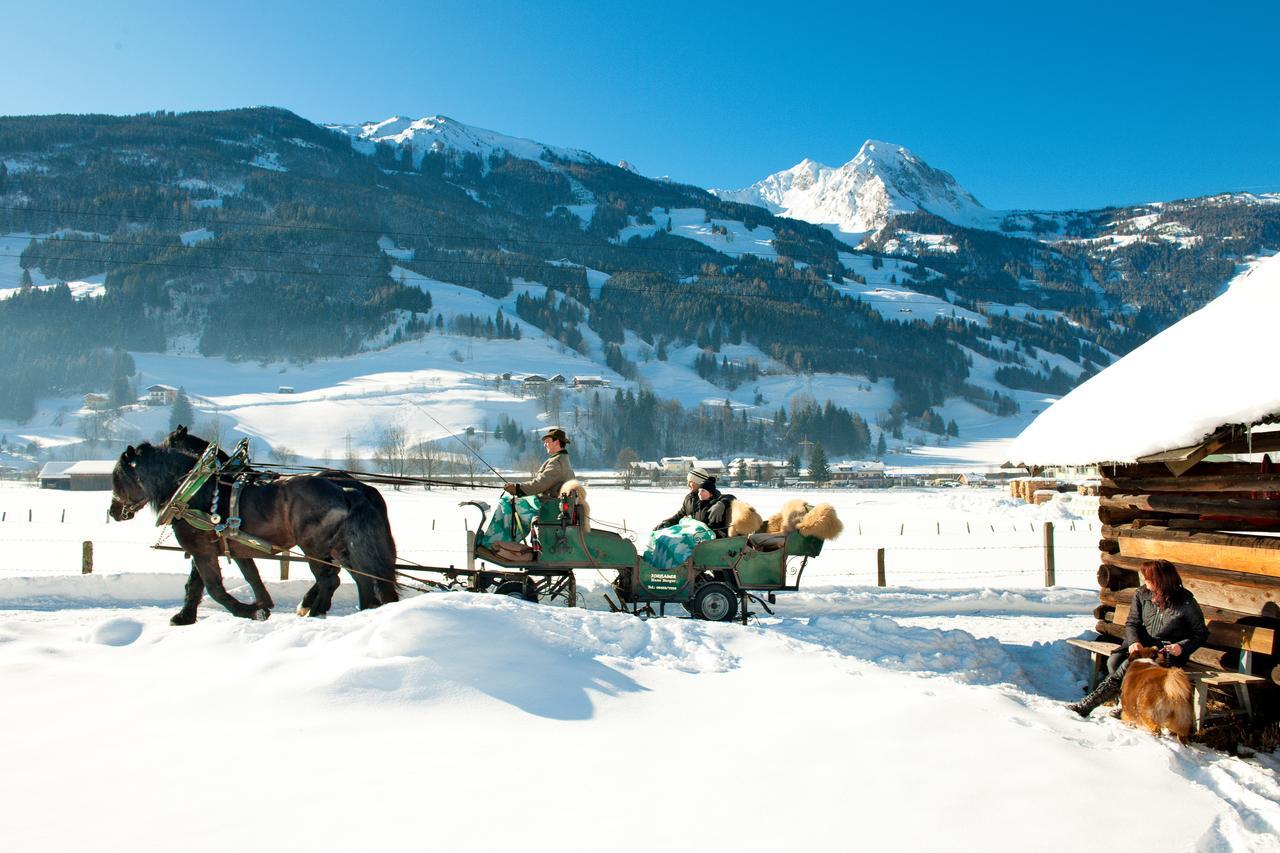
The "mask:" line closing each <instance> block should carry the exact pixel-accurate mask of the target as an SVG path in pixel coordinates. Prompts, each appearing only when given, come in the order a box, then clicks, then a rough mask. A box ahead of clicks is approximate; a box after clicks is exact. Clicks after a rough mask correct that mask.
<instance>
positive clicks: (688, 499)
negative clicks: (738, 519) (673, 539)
mask: <svg viewBox="0 0 1280 853" xmlns="http://www.w3.org/2000/svg"><path fill="white" fill-rule="evenodd" d="M732 503H733V495H726V494H722V493H721V492H720V491H719V490H718V489H717V490H712V492H711V497H710V498H709V499H708V500H705V501H704V500H702V499H701V498H699V497H698V490H697V489H690V491H689V494H687V495H685V496H684V503H682V504H680V510H679V511H678V512H677V513H676V514H675V515H673V516H671V517H670V518H664V519H663V520H662V521H659V522H658V523H657V525H656V526H655V527H654V528H653V529H654V530H661V529H662V528H664V527H670V526H671V525H673V524H675V523H676V522H678V521H679V520H680V519H682V518H686V517H687V518H695V519H697V520H698V521H701V522H702V523H703V524H705V525H706V526H707V527H710V528H711V530H712V532H713V533H715V535H716V538H717V539H723V538H724V537H725V536H727V535H728V534H729V521H730V518H729V505H730V504H732Z"/></svg>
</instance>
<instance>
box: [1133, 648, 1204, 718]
mask: <svg viewBox="0 0 1280 853" xmlns="http://www.w3.org/2000/svg"><path fill="white" fill-rule="evenodd" d="M1120 719H1122V720H1124V721H1125V722H1126V723H1128V724H1129V725H1131V726H1137V727H1138V728H1140V729H1146V730H1147V731H1149V732H1151V733H1152V734H1159V733H1160V730H1161V729H1168V730H1169V733H1170V734H1172V735H1175V736H1177V738H1178V740H1181V741H1185V740H1186V739H1187V737H1188V736H1189V735H1190V734H1191V680H1190V679H1188V678H1187V674H1186V673H1185V672H1183V671H1182V670H1181V669H1180V668H1178V667H1176V666H1169V665H1168V663H1167V658H1166V657H1165V654H1164V652H1162V651H1158V650H1156V649H1153V648H1151V647H1149V646H1139V647H1138V648H1137V649H1135V650H1134V651H1132V652H1130V653H1129V670H1128V671H1127V672H1126V673H1125V675H1124V683H1123V684H1122V685H1121V687H1120Z"/></svg>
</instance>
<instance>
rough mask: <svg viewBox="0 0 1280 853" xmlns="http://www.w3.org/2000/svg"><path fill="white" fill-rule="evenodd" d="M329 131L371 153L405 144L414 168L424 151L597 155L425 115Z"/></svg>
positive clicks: (540, 157) (580, 158) (589, 158)
mask: <svg viewBox="0 0 1280 853" xmlns="http://www.w3.org/2000/svg"><path fill="white" fill-rule="evenodd" d="M324 126H325V127H327V128H329V129H330V130H334V131H337V132H339V133H344V134H346V135H347V136H350V137H351V144H352V147H354V148H356V150H359V151H363V152H364V153H366V154H372V153H373V151H374V148H375V147H376V146H377V144H378V143H385V144H388V145H391V146H393V147H395V148H403V147H406V146H407V147H408V148H409V149H410V150H411V151H412V152H413V165H414V167H415V168H417V167H418V166H420V165H421V164H422V158H423V157H425V156H426V155H427V153H428V152H433V151H434V152H444V151H450V152H454V153H456V154H461V155H466V154H475V155H476V156H478V157H479V158H480V160H481V162H485V161H487V160H488V159H489V156H490V155H492V154H500V153H503V152H505V153H506V154H509V155H511V156H512V157H516V158H519V159H521V160H535V161H537V162H540V163H546V162H548V160H550V159H552V158H554V159H559V160H569V161H573V162H578V163H596V162H599V160H598V158H597V157H596V156H595V155H594V154H591V153H590V152H588V151H582V150H580V149H577V148H560V147H556V146H553V145H545V144H543V143H541V142H536V141H534V140H532V139H522V138H520V137H517V136H507V135H505V134H502V133H498V132H496V131H493V130H485V129H483V128H479V127H472V126H471V125H468V124H463V123H462V122H460V121H455V120H453V119H451V118H449V117H448V116H427V117H425V118H419V119H410V118H403V117H401V116H392V117H391V118H389V119H384V120H383V121H369V122H364V123H363V124H328V125H324Z"/></svg>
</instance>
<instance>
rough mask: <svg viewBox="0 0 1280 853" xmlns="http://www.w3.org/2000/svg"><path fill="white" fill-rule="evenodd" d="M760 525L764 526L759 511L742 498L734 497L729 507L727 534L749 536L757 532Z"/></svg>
mask: <svg viewBox="0 0 1280 853" xmlns="http://www.w3.org/2000/svg"><path fill="white" fill-rule="evenodd" d="M762 527H764V519H763V518H761V517H760V513H758V512H756V508H755V507H753V506H752V505H751V504H749V503H747V502H746V501H744V500H739V499H736V498H735V499H734V501H733V504H732V505H731V506H730V508H729V534H728V535H730V536H750V535H751V534H752V533H759V532H760V529H761V528H762Z"/></svg>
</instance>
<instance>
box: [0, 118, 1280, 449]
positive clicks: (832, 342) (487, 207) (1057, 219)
mask: <svg viewBox="0 0 1280 853" xmlns="http://www.w3.org/2000/svg"><path fill="white" fill-rule="evenodd" d="M432 121H433V122H434V123H433V124H432V125H431V131H432V133H434V134H436V135H435V136H430V137H421V136H420V137H412V135H411V134H408V133H406V134H404V135H402V136H398V137H396V138H395V140H396V141H386V140H382V141H379V140H377V139H374V138H372V137H370V136H369V134H368V133H367V132H365V131H362V130H361V129H359V128H332V129H331V128H325V127H321V126H318V125H315V124H313V123H311V122H308V121H305V120H303V119H301V118H299V117H298V116H296V115H293V114H292V113H289V112H287V111H285V110H280V109H270V108H254V109H243V110H231V111H223V112H205V113H187V114H172V113H158V114H148V115H141V116H132V117H112V116H38V117H20V118H2V119H0V233H4V234H9V235H14V234H20V235H27V236H25V237H23V240H24V241H25V242H24V244H23V245H25V248H24V249H23V250H22V251H21V252H20V255H21V257H20V258H16V259H10V260H14V261H15V262H16V267H13V268H14V269H18V270H20V271H21V281H20V282H12V283H11V284H10V285H4V284H2V283H0V287H4V286H9V287H10V288H11V289H10V290H9V291H6V292H5V293H4V295H5V296H7V297H8V298H5V299H3V300H0V356H3V357H4V358H5V360H6V363H7V364H10V365H21V369H18V370H9V371H6V372H4V373H3V374H0V417H6V418H16V419H22V418H24V417H27V416H29V415H30V414H31V413H32V411H33V409H34V407H35V405H36V399H37V398H38V397H39V396H41V395H44V394H51V393H59V394H71V393H77V392H81V391H86V390H92V389H95V388H101V387H103V383H104V382H109V381H110V380H111V378H112V373H113V370H115V369H117V368H113V364H116V365H118V359H114V360H113V356H112V352H113V350H115V349H127V350H133V351H158V350H164V349H165V348H170V349H172V348H174V347H177V348H179V349H182V348H184V347H185V348H186V349H187V350H188V351H195V352H198V353H202V354H204V355H210V356H225V357H227V358H230V359H233V360H235V359H244V360H257V361H272V360H286V361H293V362H306V361H308V360H312V359H316V358H321V357H327V356H343V355H349V354H352V353H355V352H359V351H361V350H362V349H367V348H369V347H371V346H380V345H385V344H386V343H390V342H395V341H401V340H405V339H406V338H412V337H415V336H421V335H430V334H435V333H438V332H441V331H445V330H448V331H449V332H451V333H454V334H462V335H474V336H476V337H485V338H490V339H494V338H499V339H500V338H508V337H512V336H514V335H516V334H518V330H516V329H513V327H512V326H511V324H510V323H509V322H508V320H507V318H504V317H502V316H501V315H500V314H496V315H494V316H488V315H486V316H479V315H472V314H468V315H466V316H450V317H447V318H446V317H445V316H443V314H442V313H441V312H440V311H438V310H435V307H434V306H433V303H432V298H431V296H430V294H429V293H428V292H427V288H423V287H421V286H417V285H416V284H415V281H416V279H413V277H414V276H423V277H426V279H428V280H435V281H444V282H450V283H453V284H458V285H463V286H465V287H468V288H472V289H474V290H475V291H477V292H479V293H482V294H485V295H487V296H489V297H494V298H497V299H501V298H505V297H507V296H509V295H510V294H511V293H512V291H513V287H515V286H516V285H518V284H521V283H538V284H542V285H546V286H547V287H549V288H550V289H551V291H558V292H560V293H562V294H564V295H565V296H567V297H570V298H569V299H551V298H535V297H533V296H529V295H525V294H521V295H520V298H519V300H517V302H516V305H515V306H514V307H515V308H516V313H518V315H519V317H520V318H521V319H523V320H525V321H526V322H528V323H531V324H533V325H534V326H536V327H538V328H540V329H542V330H543V331H545V332H546V333H547V334H548V335H550V336H551V337H552V338H554V339H556V340H557V341H559V342H560V343H561V344H562V345H564V346H566V347H568V348H569V349H573V350H576V351H578V352H580V353H584V354H586V353H587V352H588V351H589V348H590V346H589V342H588V340H587V336H588V335H589V334H592V333H593V334H594V335H598V337H599V339H600V341H602V342H603V343H604V347H603V350H602V351H601V352H602V353H603V361H604V363H605V365H607V366H608V367H609V368H611V369H612V370H614V371H616V372H617V373H618V374H620V375H621V376H623V377H627V376H634V375H635V371H634V364H633V363H632V362H631V361H630V359H632V358H634V357H635V352H636V346H641V347H642V348H645V351H646V352H650V351H651V352H652V353H653V354H654V355H655V357H656V358H658V359H662V358H665V353H666V352H667V350H669V349H671V348H674V347H677V346H686V345H689V344H693V345H696V346H697V347H698V348H699V349H700V350H701V352H702V354H701V355H699V356H698V360H697V365H696V366H697V371H698V375H699V376H702V377H703V378H705V379H708V380H709V381H711V382H714V383H715V384H717V385H720V386H722V387H726V388H733V387H737V385H739V384H741V383H742V382H744V381H749V380H752V379H754V378H755V377H758V376H759V375H760V373H761V372H762V371H766V372H767V371H772V372H779V371H789V372H795V373H812V372H824V373H835V374H849V375H851V376H857V377H863V378H865V379H866V380H867V381H868V382H871V383H874V382H877V381H879V380H891V381H892V386H893V389H894V391H895V392H896V394H897V397H898V403H897V405H896V406H895V414H894V418H896V419H899V422H901V419H910V420H913V421H914V422H916V423H918V424H920V425H921V426H922V427H924V428H927V429H930V430H933V431H937V432H942V431H943V429H944V427H943V426H942V422H941V419H940V418H939V417H938V416H937V414H936V413H935V412H933V411H932V409H933V407H936V406H938V405H939V404H941V403H943V402H944V401H945V400H946V399H948V398H951V397H962V398H964V399H966V400H969V401H970V402H972V403H973V404H974V405H977V406H980V407H982V408H983V409H985V410H987V411H991V412H993V413H997V414H1000V415H1004V414H1008V413H1010V411H1011V410H1013V409H1016V405H1017V404H1016V403H1014V402H1013V400H1012V399H1011V398H1008V397H1007V396H1005V395H1002V393H1001V392H1000V391H999V390H998V388H997V387H995V386H993V385H992V384H991V383H990V382H988V381H986V380H984V381H983V382H979V381H976V380H975V378H974V376H973V366H974V364H975V359H982V360H983V363H984V364H985V363H987V362H986V360H990V362H991V363H992V364H995V365H998V366H1000V367H999V370H998V371H996V372H995V373H994V376H995V380H996V381H997V382H998V383H999V386H1000V387H1004V388H1006V389H1018V388H1023V389H1035V390H1040V391H1045V392H1049V393H1062V392H1064V391H1065V390H1067V389H1069V388H1070V387H1071V386H1072V385H1074V384H1075V383H1076V382H1078V381H1079V380H1080V378H1081V377H1082V376H1086V375H1088V374H1090V373H1091V372H1093V371H1096V370H1097V369H1099V368H1100V367H1102V366H1105V364H1107V363H1109V361H1110V360H1111V358H1112V357H1113V356H1115V355H1119V354H1122V353H1124V352H1126V351H1127V350H1129V349H1131V348H1132V347H1133V346H1135V345H1136V344H1138V343H1140V342H1141V341H1142V340H1144V339H1145V338H1146V337H1147V336H1149V335H1150V334H1152V333H1154V332H1155V331H1158V330H1159V329H1160V328H1163V326H1165V325H1167V324H1168V323H1169V322H1171V321H1172V320H1174V319H1176V318H1177V317H1179V316H1181V315H1182V314H1185V313H1186V312H1187V311H1189V310H1192V309H1194V308H1196V307H1198V306H1199V305H1200V304H1203V303H1204V302H1205V301H1207V299H1209V298H1210V297H1211V296H1212V295H1213V294H1214V293H1215V292H1216V289H1217V288H1218V287H1220V286H1221V284H1222V282H1224V281H1225V280H1226V279H1227V278H1228V277H1229V276H1230V275H1231V273H1232V271H1233V270H1234V268H1235V264H1236V263H1238V262H1239V261H1240V260H1241V259H1242V258H1243V257H1245V256H1246V255H1248V254H1250V253H1255V252H1258V251H1262V250H1263V249H1265V248H1266V247H1268V246H1280V207H1277V206H1274V205H1262V204H1255V203H1251V202H1249V201H1248V200H1242V199H1238V198H1235V197H1224V198H1222V199H1219V200H1215V201H1206V200H1202V201H1199V202H1186V203H1179V204H1170V205H1165V206H1162V207H1160V208H1158V209H1152V210H1150V211H1146V210H1141V209H1134V210H1132V211H1124V210H1107V211H1095V212H1090V213H1075V214H1070V215H1067V214H1044V215H1032V214H1026V215H1021V216H1019V217H1015V218H1013V219H1011V220H1010V222H1008V223H1007V227H1006V229H1005V233H1002V232H999V231H991V230H973V229H969V228H964V227H960V226H957V225H953V224H951V223H949V222H947V221H946V220H943V219H940V218H938V217H936V216H933V215H931V214H929V213H926V212H923V211H921V212H917V213H914V214H910V215H904V216H898V217H896V218H894V219H893V220H892V221H891V222H890V224H889V225H888V226H886V227H885V228H883V229H882V230H881V231H880V232H878V233H877V234H874V235H872V236H871V237H870V238H869V239H868V241H867V243H866V244H865V245H863V246H861V247H857V248H855V247H853V246H850V245H847V244H845V243H842V242H840V240H838V239H837V238H836V237H835V236H833V234H832V232H831V231H829V230H827V229H824V228H821V227H818V226H815V225H811V224H808V223H805V222H800V221H797V220H793V219H786V218H781V217H778V216H774V215H772V214H770V213H769V212H767V211H766V210H764V209H763V208H759V207H753V206H750V205H745V204H739V203H735V202H731V201H726V200H723V199H720V198H717V197H716V196H714V195H711V194H709V193H708V192H706V191H704V190H702V189H699V188H696V187H692V186H686V185H681V184H675V183H671V182H668V181H660V180H651V179H648V178H645V177H642V176H640V175H638V174H636V173H634V172H633V171H630V170H629V169H624V168H619V167H616V166H613V165H610V164H607V163H604V162H602V161H600V160H598V159H596V158H594V157H592V156H591V155H589V154H586V153H585V152H572V151H567V150H565V149H552V148H548V147H545V146H541V147H539V146H538V144H537V143H531V142H528V141H527V140H518V141H515V140H512V141H509V142H508V143H501V142H492V143H484V142H482V143H475V142H474V141H468V142H467V144H466V145H463V144H461V143H454V142H452V141H451V139H452V137H450V136H449V135H448V133H451V132H456V131H457V129H458V128H461V129H463V130H471V129H467V128H466V126H464V125H458V124H457V123H451V122H450V120H448V119H434V120H432ZM484 133H487V132H484ZM490 137H492V138H495V139H498V140H502V139H506V138H505V137H497V136H496V135H494V134H490V136H489V137H479V136H477V135H476V133H471V135H470V136H468V137H467V139H468V140H474V139H476V138H479V139H482V140H484V139H489V138H490ZM424 140H425V141H424ZM432 140H434V141H432ZM516 142H519V143H520V144H519V145H516V144H515V143H516ZM486 146H487V147H486ZM530 146H532V147H533V150H535V151H537V152H538V153H536V154H530V153H529V150H530ZM513 150H514V151H516V152H517V153H513ZM1151 235H1157V237H1158V239H1157V238H1156V237H1152V238H1151V239H1147V237H1150V236H1151ZM12 254H18V253H12ZM411 279H412V280H411ZM61 282H73V283H74V282H90V283H95V282H96V283H98V284H99V285H100V286H97V287H96V289H94V290H92V293H91V295H89V296H87V297H83V298H75V297H73V296H72V294H71V292H70V291H69V290H68V289H67V288H66V287H59V286H57V285H58V284H59V283H61ZM94 294H96V295H94ZM922 305H923V306H925V307H923V308H921V307H919V306H922ZM446 321H447V322H446ZM637 342H638V343H637ZM737 344H750V345H752V346H754V347H756V348H757V349H758V351H759V352H760V354H761V361H762V362H763V363H756V362H752V363H751V364H746V363H743V362H741V361H740V360H730V359H728V358H726V357H724V356H723V355H722V354H721V351H722V348H723V347H724V346H726V345H737ZM984 383H985V384H984ZM637 390H638V393H639V394H640V396H636V397H634V398H633V399H634V400H635V402H634V403H627V402H626V401H625V399H622V400H620V402H619V405H620V407H621V408H619V409H618V415H617V417H618V418H619V419H621V421H625V420H626V416H624V415H625V412H626V411H628V409H627V407H628V406H632V405H637V406H646V405H650V404H649V403H646V402H645V401H646V399H647V398H646V397H645V396H643V395H644V394H645V393H648V392H646V391H645V390H644V389H637ZM821 402H822V401H819V404H821ZM659 403H660V400H655V401H654V402H653V403H652V405H658V404H659ZM819 413H820V414H822V415H823V417H826V418H827V421H829V422H831V423H836V422H837V421H839V423H841V424H843V425H844V426H843V427H842V429H843V430H844V431H846V432H850V433H851V436H852V437H851V438H849V440H848V442H847V443H848V444H849V445H850V451H851V452H853V451H854V450H859V451H860V450H863V449H865V447H866V445H867V444H868V443H869V442H870V433H869V432H866V423H865V422H862V425H861V426H860V427H859V426H858V425H857V423H856V422H855V421H854V420H853V418H855V417H856V416H857V413H856V412H844V413H843V414H841V413H840V412H838V411H837V412H834V413H832V412H831V411H827V412H825V413H822V412H821V405H819ZM764 414H765V417H757V420H758V421H759V422H760V423H762V424H763V423H764V421H765V420H766V418H767V417H768V416H769V415H768V413H764ZM815 417H816V415H815ZM832 418H836V420H835V421H833V420H832ZM740 420H743V421H745V420H746V416H745V415H743V416H742V418H741V419H740ZM815 423H817V422H816V421H815ZM785 427H786V425H785V424H782V425H780V428H783V429H785ZM726 428H733V429H737V428H738V427H735V426H733V422H732V420H730V421H729V422H728V425H727V427H726ZM748 428H751V427H749V426H748ZM759 428H763V426H761V427H759ZM814 429H815V430H816V429H818V428H817V427H814ZM827 431H828V432H831V433H832V435H833V438H832V440H833V441H835V442H837V443H839V442H840V439H839V438H837V437H835V435H836V433H838V432H839V430H836V429H834V428H832V429H828V430H827ZM864 432H865V434H864ZM637 441H638V440H637V437H636V436H634V435H624V436H623V437H622V438H620V439H619V443H620V444H622V445H628V444H629V445H634V444H636V443H637ZM658 449H660V448H658Z"/></svg>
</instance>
